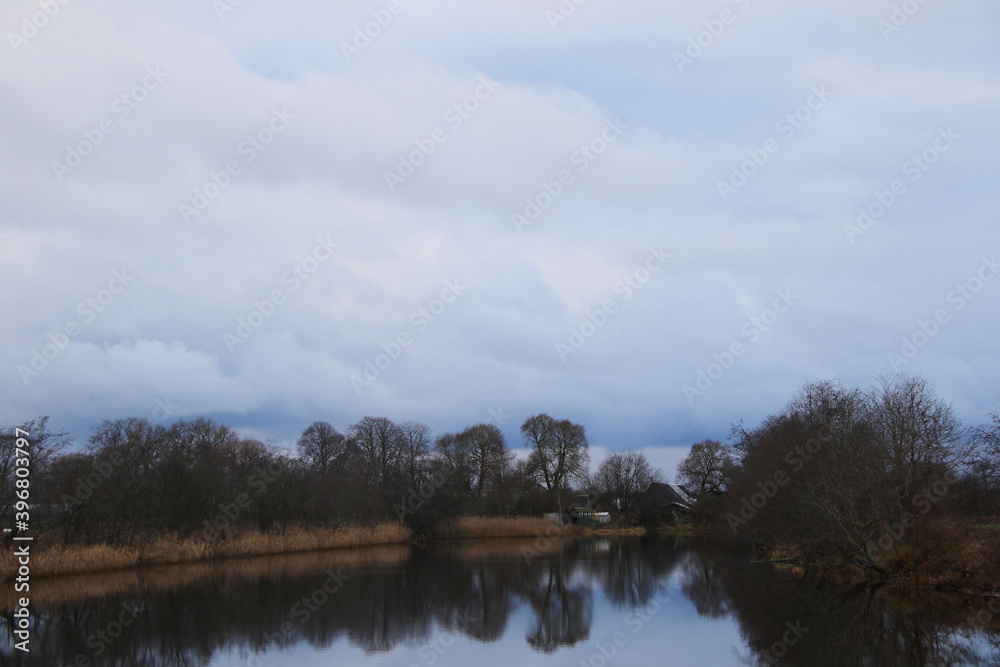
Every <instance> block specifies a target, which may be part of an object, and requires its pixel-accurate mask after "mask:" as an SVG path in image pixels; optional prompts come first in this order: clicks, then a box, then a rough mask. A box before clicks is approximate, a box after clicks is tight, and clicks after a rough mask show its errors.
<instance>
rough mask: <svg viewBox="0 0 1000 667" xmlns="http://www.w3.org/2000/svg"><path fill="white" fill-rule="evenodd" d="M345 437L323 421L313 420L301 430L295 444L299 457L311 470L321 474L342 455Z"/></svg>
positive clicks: (328, 469)
mask: <svg viewBox="0 0 1000 667" xmlns="http://www.w3.org/2000/svg"><path fill="white" fill-rule="evenodd" d="M346 441H347V438H345V437H344V436H343V434H341V433H339V432H338V431H337V429H335V428H334V427H333V426H331V425H330V424H329V423H327V422H324V421H317V422H313V423H312V424H311V425H310V426H309V428H307V429H306V430H305V431H303V432H302V435H301V436H299V441H298V443H296V446H297V447H298V450H299V457H300V458H301V459H302V460H303V461H305V463H306V465H308V466H309V467H310V468H312V469H313V470H317V471H319V472H321V473H323V474H326V473H327V472H329V471H330V469H331V467H332V466H333V465H334V463H335V462H336V461H337V459H339V458H340V456H341V455H343V453H344V451H345V447H344V444H345V443H346Z"/></svg>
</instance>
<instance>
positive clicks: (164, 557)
mask: <svg viewBox="0 0 1000 667" xmlns="http://www.w3.org/2000/svg"><path fill="white" fill-rule="evenodd" d="M411 539H412V535H411V533H410V531H409V529H407V528H406V527H404V526H400V525H398V524H383V525H380V526H376V527H373V528H363V527H347V528H340V529H337V530H329V529H322V528H312V529H303V528H293V529H289V530H286V531H284V532H280V533H279V532H277V531H272V532H268V533H260V532H257V531H248V532H246V533H242V534H240V535H237V536H235V537H232V538H230V539H227V540H219V541H216V542H212V543H211V544H205V543H204V542H201V541H198V540H192V539H183V540H182V539H171V538H165V537H161V538H154V539H151V540H149V541H148V542H146V543H144V544H141V545H137V546H131V547H112V546H108V545H106V544H96V545H71V546H64V545H60V544H49V545H45V544H44V542H43V543H41V544H39V545H37V546H36V547H35V549H33V551H32V559H31V574H32V577H33V578H37V577H46V576H54V575H66V574H81V573H91V572H107V571H112V570H125V569H130V568H136V567H142V566H148V565H165V564H172V563H194V562H198V561H206V560H213V559H225V558H246V557H250V556H263V555H273V554H291V553H302V552H309V551H325V550H331V549H346V548H352V547H361V546H379V545H390V544H408V543H409V542H410V541H411ZM16 569H17V562H16V558H15V556H14V552H13V551H12V550H3V551H0V581H5V580H6V579H8V578H11V577H12V576H13V575H14V572H15V571H16Z"/></svg>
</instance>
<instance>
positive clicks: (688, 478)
mask: <svg viewBox="0 0 1000 667" xmlns="http://www.w3.org/2000/svg"><path fill="white" fill-rule="evenodd" d="M732 466H733V457H732V454H730V452H729V448H728V447H726V446H725V445H723V444H722V443H721V442H719V441H717V440H702V441H701V442H698V443H695V444H693V445H691V452H690V453H689V454H688V455H687V457H685V459H684V460H683V461H681V462H680V463H679V464H678V466H677V482H678V483H679V484H681V485H683V486H685V487H687V488H688V489H690V490H691V491H692V492H693V493H694V494H695V495H696V496H697V497H699V498H700V497H702V496H704V495H705V494H706V493H720V492H722V491H723V490H724V489H725V486H726V478H727V476H728V475H729V472H730V470H731V469H732Z"/></svg>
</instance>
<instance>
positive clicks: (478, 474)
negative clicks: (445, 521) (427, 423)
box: [455, 424, 514, 499]
mask: <svg viewBox="0 0 1000 667" xmlns="http://www.w3.org/2000/svg"><path fill="white" fill-rule="evenodd" d="M455 444H456V445H457V447H458V448H459V449H461V450H462V451H463V452H464V458H465V460H466V461H468V467H469V470H470V472H471V473H472V480H471V481H472V484H471V487H472V488H471V490H472V493H473V494H474V496H475V497H476V498H477V499H482V497H483V493H484V491H486V490H487V489H488V488H489V485H491V484H494V485H495V483H497V482H499V481H501V480H502V479H503V478H504V474H505V472H506V469H507V468H508V467H509V466H510V465H511V463H512V462H513V460H514V454H513V453H512V452H511V451H510V449H509V448H508V447H507V443H506V442H505V441H504V437H503V433H501V432H500V429H499V428H497V427H496V426H495V425H493V424H476V425H475V426H470V427H469V428H467V429H466V430H464V431H462V432H461V433H459V434H458V435H456V436H455Z"/></svg>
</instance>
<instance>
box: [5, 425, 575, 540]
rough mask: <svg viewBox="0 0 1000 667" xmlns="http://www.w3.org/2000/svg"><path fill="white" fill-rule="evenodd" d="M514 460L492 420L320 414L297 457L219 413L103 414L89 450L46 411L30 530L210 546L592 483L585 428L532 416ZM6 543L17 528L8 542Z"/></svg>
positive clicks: (533, 509)
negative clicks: (244, 534)
mask: <svg viewBox="0 0 1000 667" xmlns="http://www.w3.org/2000/svg"><path fill="white" fill-rule="evenodd" d="M525 424H526V425H530V429H531V431H530V432H531V438H530V439H526V442H527V444H528V445H529V446H532V447H533V452H532V455H531V457H530V458H529V459H528V460H526V461H517V460H516V458H515V456H514V454H513V453H512V452H511V449H510V447H509V446H508V445H507V443H506V441H505V440H504V436H503V433H502V432H501V431H500V429H499V428H497V427H496V426H495V425H493V424H476V425H473V426H470V427H469V428H467V429H465V430H464V431H462V432H460V433H457V434H452V433H445V434H443V435H441V436H440V437H438V438H437V439H436V440H432V433H431V429H430V427H429V426H427V425H426V424H422V423H419V422H404V423H401V424H397V423H396V422H393V421H392V420H390V419H387V418H385V417H364V418H362V419H361V420H359V421H358V422H357V423H355V424H352V425H351V426H349V427H348V428H347V429H346V431H345V432H344V433H340V432H339V431H337V429H336V428H334V427H333V426H332V425H331V424H329V423H327V422H324V421H317V422H315V423H313V424H311V425H310V426H308V427H307V428H306V429H305V430H304V431H303V432H302V435H301V436H300V437H299V439H298V441H297V443H296V451H295V452H294V453H282V452H279V451H277V450H276V449H275V448H274V447H272V446H270V445H268V444H265V443H262V442H259V441H257V440H254V439H252V438H247V437H244V436H241V435H239V434H238V433H237V432H235V431H234V430H232V429H231V428H229V427H227V426H225V425H223V424H219V423H217V422H215V421H213V420H211V419H205V418H200V419H193V420H181V421H178V422H176V423H174V424H172V425H169V426H162V425H160V424H157V423H155V422H153V421H150V420H148V419H140V418H128V419H115V420H106V421H104V422H102V423H100V424H99V425H98V426H97V427H96V428H94V429H93V432H92V434H91V436H90V438H89V441H88V443H87V445H86V446H85V447H84V448H83V451H77V452H71V453H66V450H67V449H68V447H67V446H68V445H69V439H68V438H67V436H66V435H65V434H62V433H55V432H52V431H51V430H50V429H49V427H48V422H47V420H46V419H44V418H42V419H36V420H33V421H31V422H28V423H26V424H21V425H20V428H21V429H23V431H26V432H28V433H30V436H29V438H28V440H29V441H30V443H31V444H30V448H29V451H30V453H31V465H30V470H31V473H30V485H31V486H30V490H31V499H30V503H31V521H32V524H31V530H32V533H33V534H36V535H37V534H39V532H41V533H50V534H51V535H54V536H56V537H58V538H60V539H61V540H63V541H65V542H67V543H90V542H106V543H109V544H116V545H129V544H134V543H136V542H137V541H140V540H143V539H146V538H149V537H151V536H155V535H171V536H178V537H194V538H196V539H202V540H204V541H206V542H212V541H214V540H219V539H223V538H226V537H227V536H231V535H232V534H233V532H234V531H241V530H245V529H257V530H260V531H268V530H272V529H278V530H281V529H284V528H286V527H288V526H291V525H296V526H305V527H309V526H324V527H337V526H340V525H343V524H347V523H351V524H356V523H361V524H365V523H375V522H381V521H386V520H399V521H403V522H406V523H408V524H410V525H411V527H413V528H415V529H417V530H418V531H422V530H425V529H427V528H428V527H430V526H431V525H432V524H434V523H435V522H438V521H441V520H445V519H449V518H452V517H456V516H460V515H465V514H480V515H482V514H485V515H513V514H539V513H541V512H543V511H549V510H554V509H556V507H557V505H558V503H559V500H560V497H561V496H568V492H569V485H570V484H571V483H572V482H573V481H575V480H585V479H586V473H587V469H586V464H587V461H588V457H587V449H588V447H589V445H588V443H587V438H586V432H585V430H584V428H583V427H582V426H580V425H578V424H573V423H572V422H569V421H567V420H562V421H558V420H555V419H552V418H551V417H549V416H548V415H536V416H534V417H531V418H529V419H528V420H527V421H526V422H525ZM15 443H16V438H15V429H14V428H10V427H4V428H3V429H2V438H0V521H2V523H3V526H4V527H5V528H7V527H10V524H11V523H12V519H13V518H14V516H15V515H14V513H13V510H15V503H16V501H17V497H16V494H15V483H16V470H15V468H16V463H17V448H16V446H15ZM8 539H9V538H8Z"/></svg>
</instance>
